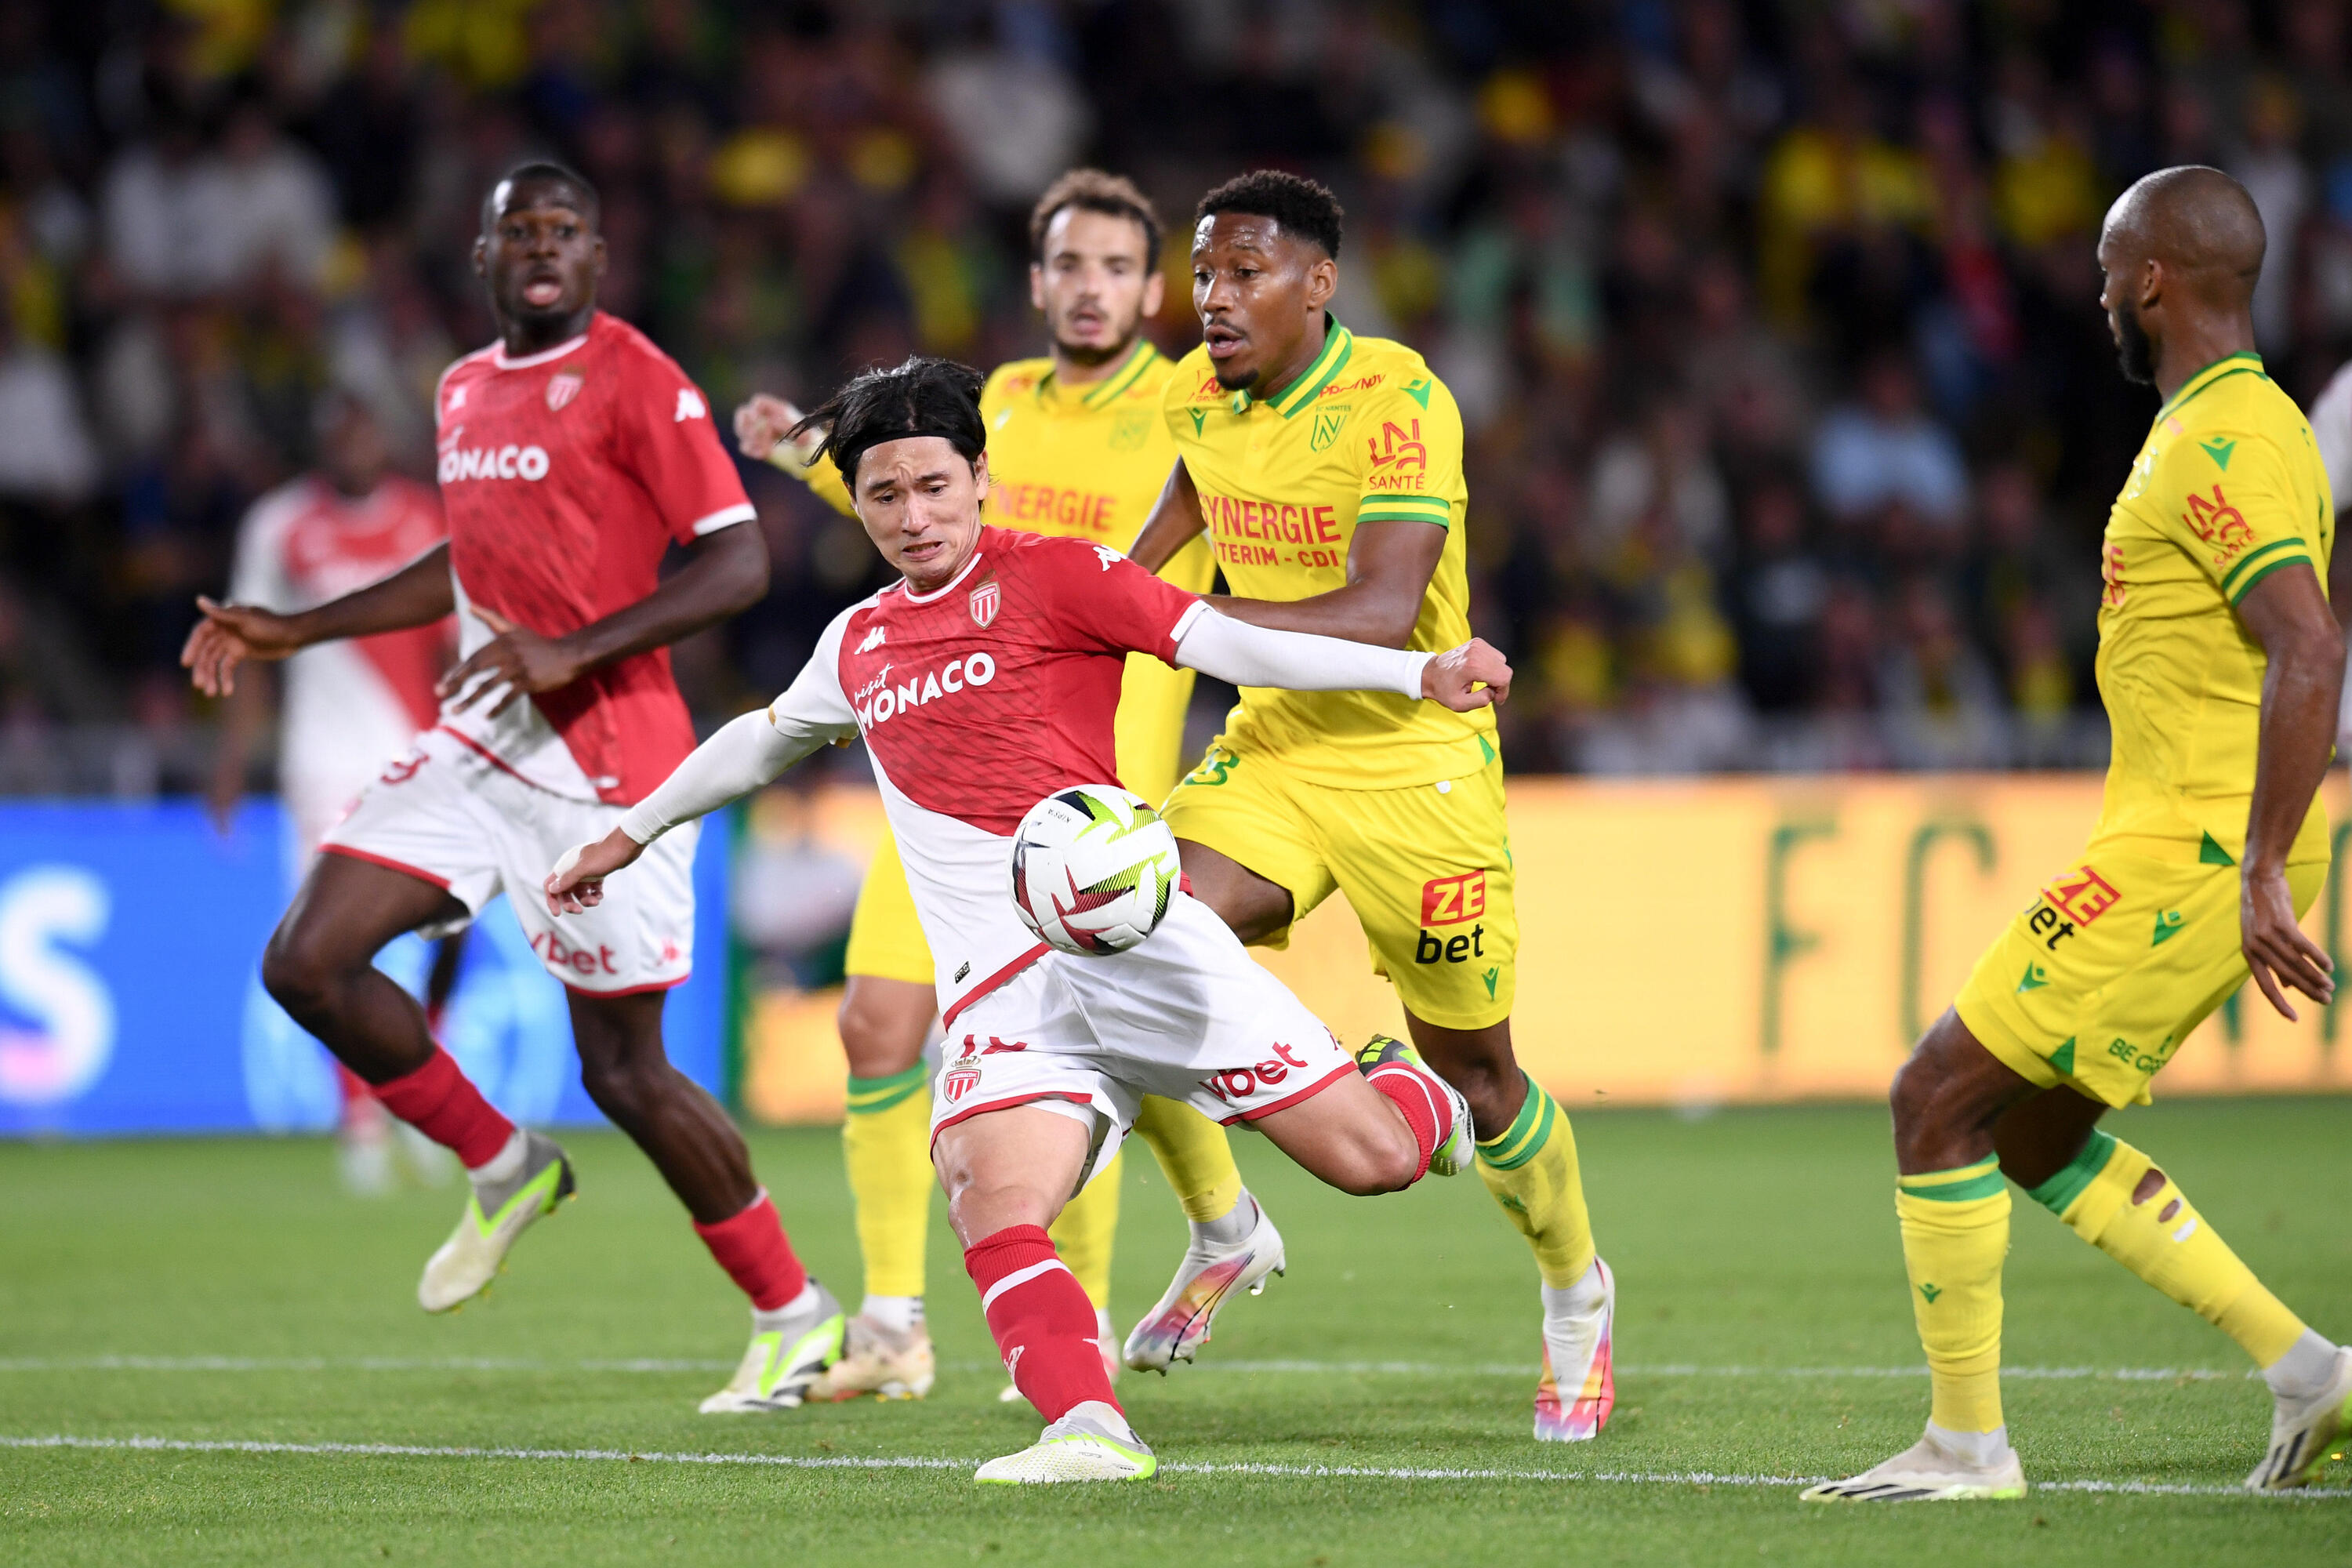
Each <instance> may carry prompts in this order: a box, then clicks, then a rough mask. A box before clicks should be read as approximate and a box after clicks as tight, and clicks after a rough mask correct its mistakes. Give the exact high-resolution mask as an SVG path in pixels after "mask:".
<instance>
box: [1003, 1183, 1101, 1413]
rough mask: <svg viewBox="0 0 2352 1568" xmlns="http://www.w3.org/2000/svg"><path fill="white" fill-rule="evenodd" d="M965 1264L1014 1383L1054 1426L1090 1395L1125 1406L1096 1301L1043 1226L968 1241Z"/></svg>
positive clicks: (1018, 1227)
mask: <svg viewBox="0 0 2352 1568" xmlns="http://www.w3.org/2000/svg"><path fill="white" fill-rule="evenodd" d="M963 1266H964V1269H965V1271H966V1272H967V1273H969V1274H970V1275H971V1282H972V1283H973V1284H974V1285H976V1286H978V1287H979V1288H980V1310H982V1312H983V1313H985V1314H986V1315H987V1317H988V1329H989V1332H991V1333H992V1334H994V1335H995V1336H996V1348H997V1349H998V1350H999V1351H1000V1352H1003V1356H1004V1370H1005V1371H1006V1372H1009V1373H1012V1374H1013V1386H1014V1387H1015V1388H1018V1389H1019V1390H1020V1391H1021V1394H1022V1397H1023V1398H1024V1399H1026V1400H1028V1401H1029V1403H1030V1404H1032V1405H1035V1406H1036V1407H1037V1414H1038V1415H1043V1416H1044V1417H1045V1420H1046V1421H1047V1423H1048V1424H1051V1423H1053V1422H1055V1421H1059V1420H1060V1419H1061V1418H1062V1417H1063V1416H1064V1415H1067V1414H1069V1412H1070V1409H1071V1407H1072V1406H1073V1405H1083V1404H1085V1403H1086V1402H1087V1400H1089V1399H1099V1400H1101V1401H1102V1402H1103V1403H1104V1404H1106V1405H1109V1406H1111V1407H1112V1408H1113V1409H1115V1410H1116V1409H1119V1408H1120V1406H1119V1403H1118V1397H1117V1396H1116V1395H1114V1394H1112V1393H1111V1391H1110V1375H1109V1374H1108V1373H1106V1372H1104V1371H1103V1358H1102V1351H1101V1348H1100V1347H1099V1346H1098V1345H1097V1342H1096V1341H1097V1335H1099V1334H1100V1333H1101V1332H1102V1327H1101V1325H1100V1324H1099V1323H1098V1322H1097V1321H1096V1320H1095V1308H1094V1303H1093V1302H1091V1301H1089V1300H1087V1293H1086V1291H1085V1290H1084V1289H1080V1288H1079V1285H1078V1281H1077V1278H1076V1276H1075V1275H1073V1274H1072V1273H1071V1272H1070V1270H1069V1268H1068V1266H1067V1265H1066V1264H1065V1263H1063V1261H1062V1260H1061V1258H1059V1257H1057V1256H1055V1252H1054V1243H1053V1241H1052V1239H1051V1238H1050V1237H1047V1236H1046V1235H1045V1231H1044V1230H1042V1229H1040V1228H1039V1227H1038V1226H1034V1225H1016V1226H1008V1227H1007V1228H1005V1229H1003V1230H1000V1231H998V1232H997V1233H996V1234H995V1235H994V1236H991V1237H985V1238H983V1239H982V1240H980V1241H977V1242H974V1243H973V1244H972V1245H971V1246H970V1247H966V1248H965V1249H964V1254H963ZM1121 1413H1122V1414H1124V1411H1122V1412H1121Z"/></svg>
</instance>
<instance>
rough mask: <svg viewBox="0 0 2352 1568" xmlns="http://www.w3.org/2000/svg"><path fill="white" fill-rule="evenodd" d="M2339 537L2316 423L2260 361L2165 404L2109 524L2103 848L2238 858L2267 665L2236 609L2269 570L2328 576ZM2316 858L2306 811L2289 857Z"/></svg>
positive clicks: (2210, 371)
mask: <svg viewBox="0 0 2352 1568" xmlns="http://www.w3.org/2000/svg"><path fill="white" fill-rule="evenodd" d="M2335 542H2336V511H2335V503H2334V500H2332V498H2331V496H2330V493H2329V489H2328V483H2327V473H2326V469H2325V468H2323V467H2322V466H2321V463H2320V459H2319V452H2318V448H2317V447H2315V445H2314V444H2313V441H2312V437H2311V426H2309V425H2307V424H2306V423H2305V421H2304V417H2303V414H2302V411H2301V410H2300V409H2298V408H2296V407H2295V405H2294V400H2293V399H2291V398H2289V397H2288V396H2287V395H2286V394H2285V393H2284V392H2282V391H2281V390H2279V387H2278V385H2277V384H2275V383H2273V381H2272V380H2271V378H2270V377H2269V376H2267V375H2265V374H2263V362H2262V359H2261V357H2260V356H2259V355H2256V354H2252V353H2241V354H2232V355H2231V356H2230V357H2229V358H2227V359H2223V360H2219V361H2216V362H2215V363H2212V364H2210V365H2207V366H2206V367H2205V368H2204V369H2203V370H2200V371H2199V372H2198V373H2197V374H2195V375H2192V376H2190V377H2189V380H2188V382H2187V383H2186V384H2183V385H2182V386H2181V388H2180V390H2179V392H2177V393H2175V394H2173V395H2172V398H2171V401H2169V402H2168V403H2167V404H2166V405H2164V406H2163V407H2162V408H2161V409H2159V410H2158V412H2157V416H2156V421H2155V424H2154V425H2153V426H2151V427H2150V428H2149V430H2148V435H2147V444H2146V445H2145V446H2143V447H2141V448H2140V452H2139V457H2138V458H2137V459H2136V460H2135V461H2134V462H2133V464H2132V469H2131V476H2130V478H2129V479H2126V481H2125V483H2124V489H2123V493H2122V494H2121V495H2119V496H2117V497H2116V503H2115V506H2114V508H2113V510H2110V511H2109V512H2108V514H2107V531H2106V538H2105V548H2104V551H2103V552H2102V554H2103V558H2102V561H2101V575H2102V577H2103V578H2104V580H2105V589H2104V592H2103V594H2102V595H2101V597H2100V607H2099V662H2098V674H2099V696H2100V698H2101V699H2102V700H2104V701H2105V703H2106V708H2107V721H2108V723H2109V724H2110V726H2111V727H2112V729H2113V731H2114V733H2115V749H2114V755H2113V761H2112V763H2110V765H2109V767H2108V770H2107V785H2106V795H2105V801H2104V802H2103V804H2102V806H2101V809H2100V813H2099V826H2098V830H2097V834H2096V837H2100V838H2126V839H2131V840H2136V841H2138V842H2139V843H2140V844H2141V845H2142V847H2143V848H2144V852H2147V853H2151V854H2155V855H2158V856H2159V857H2160V858H2202V859H2205V860H2207V861H2209V862H2211V863H2216V864H2226V863H2229V862H2234V861H2236V860H2239V859H2241V858H2243V857H2244V854H2245V842H2246V813H2247V808H2248V805H2249V804H2250V802H2251V799H2252V795H2253V789H2254V758H2255V749H2256V742H2257V738H2258V734H2259V731H2260V719H2261V712H2262V700H2263V668H2264V666H2265V663H2266V660H2265V659H2264V658H2263V650H2262V646H2261V645H2260V644H2259V643H2257V642H2256V641H2255V640H2254V639H2253V637H2252V635H2251V634H2250V633H2249V632H2248V631H2247V630H2246V628H2245V626H2244V625H2243V624H2242V622H2240V620H2239V619H2238V617H2237V615H2236V613H2235V606H2236V605H2238V604H2240V603H2241V602H2242V601H2243V600H2244V598H2245V596H2246V595H2247V594H2248V593H2249V592H2251V591H2252V588H2253V586H2254V584H2257V583H2260V582H2261V581H2262V580H2263V578H2265V577H2268V576H2269V575H2270V574H2272V573H2273V572H2282V571H2287V570H2301V571H2311V572H2315V573H2317V574H2319V577H2320V579H2321V581H2323V582H2325V581H2326V576H2327V561H2328V556H2329V553H2330V552H2332V550H2333V549H2334V547H2335ZM2223 856H2227V857H2228V861H2223V860H2221V857H2223ZM2326 857H2327V819H2326V813H2325V812H2324V811H2322V810H2321V808H2320V806H2319V805H2318V803H2317V802H2316V801H2314V802H2313V803H2312V807H2311V812H2310V815H2309V816H2306V817H2305V819H2304V823H2303V828H2302V831H2301V832H2300V833H2299V834H2297V835H2296V837H2295V841H2294V848H2293V850H2292V851H2291V852H2290V855H2289V858H2290V859H2291V860H2295V861H2304V860H2324V859H2326Z"/></svg>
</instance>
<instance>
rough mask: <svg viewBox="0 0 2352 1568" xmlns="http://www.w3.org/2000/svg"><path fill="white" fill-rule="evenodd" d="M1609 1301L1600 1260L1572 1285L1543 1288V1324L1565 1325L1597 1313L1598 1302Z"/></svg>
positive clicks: (1607, 1288) (1593, 1261)
mask: <svg viewBox="0 0 2352 1568" xmlns="http://www.w3.org/2000/svg"><path fill="white" fill-rule="evenodd" d="M1608 1299H1609V1286H1608V1283H1607V1282H1606V1281H1605V1280H1603V1279H1601V1260H1600V1259H1599V1258H1594V1259H1593V1260H1592V1266H1591V1268H1587V1269H1586V1270H1585V1271H1584V1272H1583V1273H1582V1274H1580V1275H1578V1276H1577V1279H1576V1283H1575V1284H1573V1285H1547V1286H1545V1287H1544V1288H1543V1308H1544V1321H1546V1322H1548V1323H1549V1322H1564V1321H1568V1320H1570V1319H1571V1318H1582V1317H1587V1316H1590V1315H1591V1313H1593V1312H1596V1311H1598V1310H1600V1309H1601V1302H1603V1301H1605V1300H1608Z"/></svg>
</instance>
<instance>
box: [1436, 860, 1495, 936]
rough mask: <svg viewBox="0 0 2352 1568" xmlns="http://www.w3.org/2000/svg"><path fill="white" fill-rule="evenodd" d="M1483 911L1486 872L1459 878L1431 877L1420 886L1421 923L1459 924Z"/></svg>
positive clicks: (1475, 917)
mask: <svg viewBox="0 0 2352 1568" xmlns="http://www.w3.org/2000/svg"><path fill="white" fill-rule="evenodd" d="M1485 913H1486V872H1485V871H1484V870H1477V871H1465V872H1464V873H1463V874H1462V875H1460V876H1458V877H1434V878H1432V879H1430V880H1428V881H1426V882H1423V884H1422V885H1421V923H1422V924H1423V925H1425V926H1451V925H1460V924H1461V923H1462V922H1463V921H1475V920H1476V919H1477V918H1478V917H1479V916H1480V915H1483V914H1485Z"/></svg>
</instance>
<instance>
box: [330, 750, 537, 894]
mask: <svg viewBox="0 0 2352 1568" xmlns="http://www.w3.org/2000/svg"><path fill="white" fill-rule="evenodd" d="M498 777H499V775H497V774H495V773H493V772H492V771H491V770H490V769H488V767H487V766H486V765H485V764H483V763H480V762H479V761H478V759H476V758H475V757H474V756H473V755H472V754H471V753H470V752H467V751H466V750H465V749H464V748H463V747H462V746H460V745H458V744H457V742H455V741H453V740H451V739H450V738H449V737H447V736H446V735H442V734H439V733H437V732H428V733H426V734H425V735H421V736H419V737H418V738H417V745H416V747H415V750H413V751H411V752H409V753H408V754H407V755H405V756H403V757H399V758H395V759H394V761H392V762H390V763H386V764H385V765H384V767H383V770H382V771H381V772H380V773H377V775H376V777H375V779H374V781H373V783H371V784H369V785H368V786H367V787H366V788H365V789H363V790H362V791H361V792H360V795H359V798H358V799H357V800H356V801H354V802H352V805H351V809H350V811H348V812H347V813H345V814H344V815H343V816H342V818H341V821H339V822H337V823H336V824H335V825H334V826H332V827H331V828H330V829H328V830H327V832H326V834H325V836H324V837H322V839H321V840H320V845H319V848H320V853H321V854H322V855H340V856H342V857H344V858H349V859H353V860H362V861H365V862H368V863H369V864H371V865H375V866H380V867H383V868H384V869H386V870H391V871H398V872H402V873H404V874H405V875H407V876H409V877H413V878H415V879H417V880H418V881H421V882H427V883H431V884H432V885H434V886H436V887H437V888H439V889H441V890H442V891H443V892H445V893H446V894H447V895H448V896H449V897H450V898H451V899H453V900H456V901H457V904H458V905H459V906H462V909H461V911H457V912H455V913H453V919H456V920H457V921H459V922H460V923H462V919H463V918H464V917H470V916H472V915H476V914H479V913H480V912H481V910H482V906H484V905H485V904H487V903H488V902H489V901H490V900H492V899H493V898H495V897H497V896H498V891H499V836H500V824H499V816H498V810H497V807H496V805H495V804H494V803H492V802H491V801H490V800H489V799H488V797H487V795H486V793H485V792H486V789H488V788H491V787H494V781H496V780H497V779H498ZM509 782H510V781H509ZM516 787H518V788H520V787H522V786H520V785H517V786H516Z"/></svg>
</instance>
